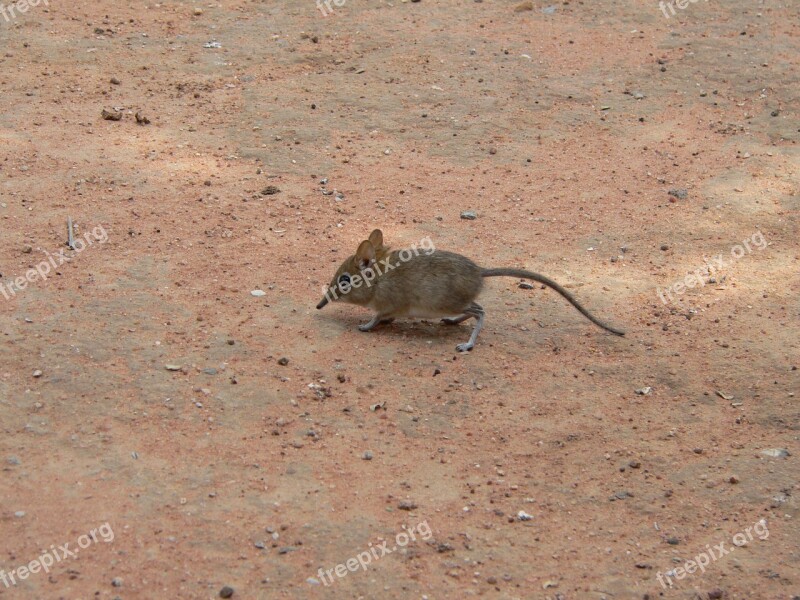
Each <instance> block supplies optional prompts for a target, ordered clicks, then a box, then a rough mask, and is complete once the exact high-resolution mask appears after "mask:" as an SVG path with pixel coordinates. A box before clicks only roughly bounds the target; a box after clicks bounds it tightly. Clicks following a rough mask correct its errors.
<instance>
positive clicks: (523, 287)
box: [519, 281, 533, 290]
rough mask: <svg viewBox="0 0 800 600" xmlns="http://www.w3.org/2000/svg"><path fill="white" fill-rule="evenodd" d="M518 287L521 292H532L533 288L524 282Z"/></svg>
mask: <svg viewBox="0 0 800 600" xmlns="http://www.w3.org/2000/svg"><path fill="white" fill-rule="evenodd" d="M519 287H520V289H523V290H532V289H533V286H532V285H531V284H530V283H527V282H524V281H523V282H522V283H520V284H519Z"/></svg>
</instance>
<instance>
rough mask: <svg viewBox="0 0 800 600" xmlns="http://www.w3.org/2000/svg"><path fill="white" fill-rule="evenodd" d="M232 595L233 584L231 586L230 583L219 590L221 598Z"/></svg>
mask: <svg viewBox="0 0 800 600" xmlns="http://www.w3.org/2000/svg"><path fill="white" fill-rule="evenodd" d="M231 596H233V588H232V587H231V586H229V585H226V586H224V587H223V588H222V589H221V590H220V591H219V597H220V598H230V597H231Z"/></svg>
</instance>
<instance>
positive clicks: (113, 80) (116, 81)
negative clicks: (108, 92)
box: [109, 77, 122, 85]
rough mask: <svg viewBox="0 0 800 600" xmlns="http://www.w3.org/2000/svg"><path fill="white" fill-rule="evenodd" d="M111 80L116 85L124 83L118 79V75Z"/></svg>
mask: <svg viewBox="0 0 800 600" xmlns="http://www.w3.org/2000/svg"><path fill="white" fill-rule="evenodd" d="M109 81H110V82H111V83H112V84H114V85H119V84H121V83H122V82H121V81H120V80H119V79H117V78H116V77H112V78H111V79H109Z"/></svg>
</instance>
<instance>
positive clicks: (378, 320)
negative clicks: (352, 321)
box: [358, 315, 394, 331]
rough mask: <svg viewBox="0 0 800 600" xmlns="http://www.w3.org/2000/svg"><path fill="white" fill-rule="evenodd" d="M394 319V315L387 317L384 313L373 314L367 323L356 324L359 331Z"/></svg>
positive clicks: (370, 328) (369, 329)
mask: <svg viewBox="0 0 800 600" xmlns="http://www.w3.org/2000/svg"><path fill="white" fill-rule="evenodd" d="M392 321H394V317H387V316H386V315H375V316H374V317H372V320H371V321H370V322H369V323H363V324H361V325H359V326H358V330H359V331H371V330H373V329H375V327H377V326H378V325H386V324H388V323H391V322H392Z"/></svg>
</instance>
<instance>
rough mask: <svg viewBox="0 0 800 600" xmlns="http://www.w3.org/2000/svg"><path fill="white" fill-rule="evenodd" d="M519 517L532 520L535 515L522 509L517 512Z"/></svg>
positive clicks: (521, 519) (522, 519)
mask: <svg viewBox="0 0 800 600" xmlns="http://www.w3.org/2000/svg"><path fill="white" fill-rule="evenodd" d="M517 518H518V519H519V520H520V521H532V520H533V516H532V515H529V514H528V513H526V512H525V511H524V510H521V511H519V512H518V513H517Z"/></svg>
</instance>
